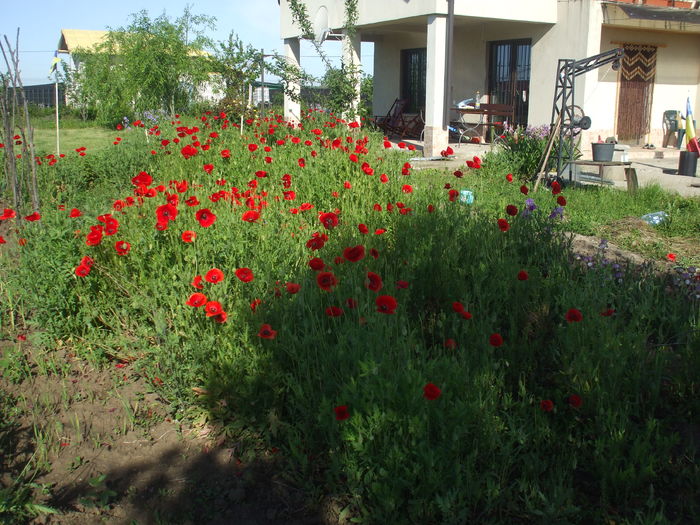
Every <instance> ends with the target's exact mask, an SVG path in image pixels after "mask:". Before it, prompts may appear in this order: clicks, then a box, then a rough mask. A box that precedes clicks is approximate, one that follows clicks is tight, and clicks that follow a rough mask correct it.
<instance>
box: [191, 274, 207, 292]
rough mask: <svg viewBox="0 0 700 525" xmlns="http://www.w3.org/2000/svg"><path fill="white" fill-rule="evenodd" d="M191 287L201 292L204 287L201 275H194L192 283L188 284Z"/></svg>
mask: <svg viewBox="0 0 700 525" xmlns="http://www.w3.org/2000/svg"><path fill="white" fill-rule="evenodd" d="M190 284H191V285H192V286H194V287H195V288H197V290H202V289H203V288H204V286H202V276H201V275H195V276H194V279H192V282H191V283H190Z"/></svg>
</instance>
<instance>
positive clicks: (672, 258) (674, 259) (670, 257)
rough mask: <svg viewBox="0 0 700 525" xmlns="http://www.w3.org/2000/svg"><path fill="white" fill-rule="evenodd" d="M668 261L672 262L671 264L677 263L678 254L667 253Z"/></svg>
mask: <svg viewBox="0 0 700 525" xmlns="http://www.w3.org/2000/svg"><path fill="white" fill-rule="evenodd" d="M666 259H667V260H669V261H671V262H676V254H675V253H667V254H666Z"/></svg>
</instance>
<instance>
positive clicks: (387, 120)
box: [374, 98, 408, 135]
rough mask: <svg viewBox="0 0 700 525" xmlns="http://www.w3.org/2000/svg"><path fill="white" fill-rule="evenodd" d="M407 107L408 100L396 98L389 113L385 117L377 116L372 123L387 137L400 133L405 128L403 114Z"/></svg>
mask: <svg viewBox="0 0 700 525" xmlns="http://www.w3.org/2000/svg"><path fill="white" fill-rule="evenodd" d="M407 105H408V100H407V99H405V98H397V99H396V100H394V103H393V104H392V105H391V108H389V112H388V113H387V114H386V116H384V117H382V116H378V117H376V118H375V121H374V123H375V124H376V125H377V127H378V128H379V129H381V130H382V131H384V133H386V134H387V135H393V134H395V133H400V130H402V129H403V128H404V126H405V123H404V120H403V112H404V110H405V109H406V106H407Z"/></svg>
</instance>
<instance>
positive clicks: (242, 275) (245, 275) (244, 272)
mask: <svg viewBox="0 0 700 525" xmlns="http://www.w3.org/2000/svg"><path fill="white" fill-rule="evenodd" d="M236 277H238V278H239V279H240V280H241V281H243V282H244V283H249V282H250V281H252V280H253V279H254V277H255V276H254V275H253V271H252V270H251V269H250V268H238V269H237V270H236Z"/></svg>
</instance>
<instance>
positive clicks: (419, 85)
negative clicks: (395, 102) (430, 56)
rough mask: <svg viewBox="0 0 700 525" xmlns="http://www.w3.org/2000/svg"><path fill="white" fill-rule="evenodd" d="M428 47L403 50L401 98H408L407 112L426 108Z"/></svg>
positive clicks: (415, 111) (416, 111)
mask: <svg viewBox="0 0 700 525" xmlns="http://www.w3.org/2000/svg"><path fill="white" fill-rule="evenodd" d="M426 60H427V51H426V48H424V47H421V48H416V49H402V50H401V98H405V99H407V100H408V105H407V106H406V110H405V111H406V113H418V112H419V111H421V110H425V79H426Z"/></svg>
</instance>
